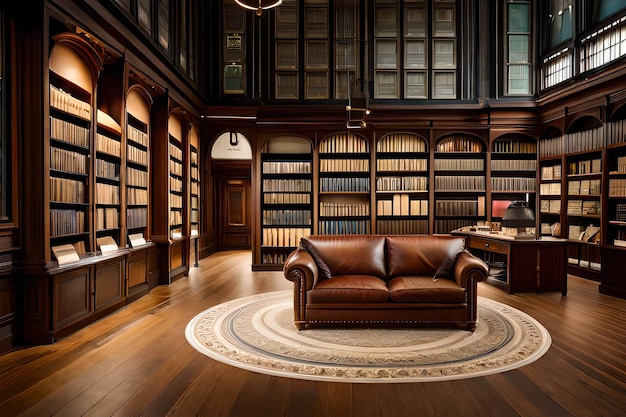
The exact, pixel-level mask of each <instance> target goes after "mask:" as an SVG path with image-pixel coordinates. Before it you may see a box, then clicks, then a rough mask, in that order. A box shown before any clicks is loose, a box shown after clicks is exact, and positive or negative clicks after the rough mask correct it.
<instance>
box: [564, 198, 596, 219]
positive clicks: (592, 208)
mask: <svg viewBox="0 0 626 417" xmlns="http://www.w3.org/2000/svg"><path fill="white" fill-rule="evenodd" d="M567 214H570V215H600V202H599V201H594V200H569V201H568V202H567Z"/></svg>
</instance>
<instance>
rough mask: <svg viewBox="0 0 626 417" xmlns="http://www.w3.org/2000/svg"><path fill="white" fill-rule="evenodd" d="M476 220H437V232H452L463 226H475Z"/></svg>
mask: <svg viewBox="0 0 626 417" xmlns="http://www.w3.org/2000/svg"><path fill="white" fill-rule="evenodd" d="M475 224H476V220H472V219H446V220H435V233H450V232H452V231H453V230H456V229H460V228H461V227H466V226H473V225H475Z"/></svg>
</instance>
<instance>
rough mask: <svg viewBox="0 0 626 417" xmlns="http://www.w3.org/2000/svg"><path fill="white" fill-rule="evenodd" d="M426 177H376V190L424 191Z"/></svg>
mask: <svg viewBox="0 0 626 417" xmlns="http://www.w3.org/2000/svg"><path fill="white" fill-rule="evenodd" d="M427 189H428V178H426V177H378V178H377V179H376V191H426V190H427Z"/></svg>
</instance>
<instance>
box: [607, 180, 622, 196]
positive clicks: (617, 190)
mask: <svg viewBox="0 0 626 417" xmlns="http://www.w3.org/2000/svg"><path fill="white" fill-rule="evenodd" d="M609 196H611V197H626V178H611V179H610V180H609Z"/></svg>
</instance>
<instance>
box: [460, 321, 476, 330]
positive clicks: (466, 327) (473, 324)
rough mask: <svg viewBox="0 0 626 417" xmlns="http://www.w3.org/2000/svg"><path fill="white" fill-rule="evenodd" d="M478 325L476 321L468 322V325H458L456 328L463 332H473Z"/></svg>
mask: <svg viewBox="0 0 626 417" xmlns="http://www.w3.org/2000/svg"><path fill="white" fill-rule="evenodd" d="M476 325H477V323H476V322H475V321H468V322H466V323H458V324H457V325H456V327H457V328H459V329H462V330H467V331H470V332H473V331H474V330H476Z"/></svg>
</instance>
